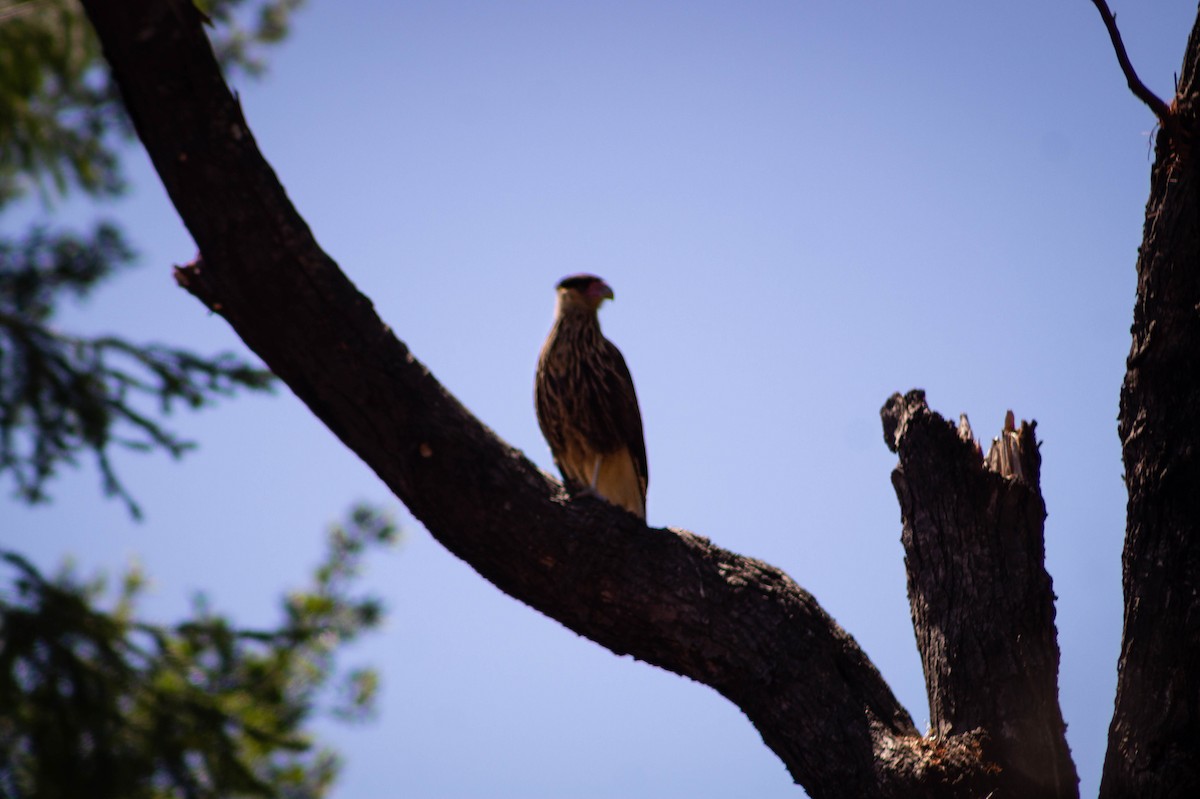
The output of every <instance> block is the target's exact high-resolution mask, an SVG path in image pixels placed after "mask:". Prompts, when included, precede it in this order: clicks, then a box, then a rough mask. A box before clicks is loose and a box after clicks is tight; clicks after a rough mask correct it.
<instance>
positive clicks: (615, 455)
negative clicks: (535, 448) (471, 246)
mask: <svg viewBox="0 0 1200 799" xmlns="http://www.w3.org/2000/svg"><path fill="white" fill-rule="evenodd" d="M612 298H613V292H612V289H611V288H609V287H608V284H607V283H605V282H604V281H603V280H601V279H600V278H598V277H596V276H595V275H572V276H571V277H567V278H563V280H562V282H560V283H559V284H558V304H557V306H556V308H555V314H554V326H553V327H552V328H551V329H550V335H549V336H548V337H547V338H546V343H545V344H544V345H542V352H541V355H540V356H539V357H538V367H537V380H536V383H535V386H534V399H535V401H536V404H537V416H538V425H539V426H540V427H541V428H542V435H544V436H545V437H546V442H547V443H548V444H549V445H550V452H551V454H553V455H554V462H555V463H556V464H557V465H558V469H559V471H560V472H562V476H563V482H564V483H565V484H566V486H567V488H568V490H570V491H571V493H573V494H574V493H587V492H590V493H594V494H596V495H598V496H600V497H603V498H604V499H606V500H608V501H609V502H611V503H613V504H614V505H620V506H621V507H623V508H625V509H626V510H629V511H630V512H632V513H636V514H637V515H638V516H640V517H642V518H643V519H644V518H646V487H647V485H648V484H649V482H650V472H649V469H648V468H647V465H646V443H645V439H644V438H643V435H642V414H641V411H640V410H638V401H637V393H636V392H635V391H634V389H633V378H632V377H630V375H629V367H627V366H626V365H625V359H624V358H623V357H621V352H620V350H618V349H617V348H616V346H614V345H613V343H612V342H610V341H609V340H608V339H606V338H604V336H603V335H602V334H601V333H600V320H599V319H598V318H597V315H596V311H597V310H598V309H599V307H600V304H601V303H602V302H604V300H606V299H612Z"/></svg>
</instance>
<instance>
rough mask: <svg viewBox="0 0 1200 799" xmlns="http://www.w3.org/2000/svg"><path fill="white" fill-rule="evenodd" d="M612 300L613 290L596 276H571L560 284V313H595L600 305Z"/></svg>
mask: <svg viewBox="0 0 1200 799" xmlns="http://www.w3.org/2000/svg"><path fill="white" fill-rule="evenodd" d="M612 298H613V290H612V288H610V287H609V285H608V284H607V283H605V282H604V281H603V280H602V279H601V278H598V277H596V276H595V275H571V276H570V277H564V278H563V279H562V280H560V281H559V282H558V309H559V313H564V312H567V311H575V310H581V311H588V312H591V313H595V312H596V309H597V308H599V307H600V303H602V302H604V301H605V300H611V299H612Z"/></svg>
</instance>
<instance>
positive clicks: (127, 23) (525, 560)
mask: <svg viewBox="0 0 1200 799" xmlns="http://www.w3.org/2000/svg"><path fill="white" fill-rule="evenodd" d="M84 5H85V7H86V9H87V12H88V14H89V16H90V17H91V19H92V21H93V24H94V25H95V27H96V30H97V31H98V33H99V35H100V39H101V41H102V43H103V46H104V52H105V56H106V58H107V59H108V61H109V63H110V64H111V66H112V69H113V72H114V75H115V77H116V80H117V83H118V84H119V86H120V88H121V91H122V94H123V97H124V101H125V103H126V106H127V108H128V109H129V112H130V114H131V116H132V118H133V120H134V123H135V126H136V129H137V132H138V135H139V136H140V137H141V139H142V142H143V143H144V144H145V146H146V149H147V151H148V152H149V154H150V156H151V159H152V160H153V162H154V165H155V167H156V169H157V170H158V173H159V175H160V176H161V178H162V180H163V183H164V185H165V186H166V188H167V191H168V193H169V194H170V196H171V199H172V201H173V202H174V204H175V206H176V208H177V209H178V211H179V213H180V216H181V217H182V218H183V220H184V223H185V224H186V225H187V227H188V229H189V230H190V231H191V233H192V235H193V237H194V239H195V241H196V243H197V245H198V247H199V249H200V252H201V255H202V260H197V261H196V262H195V263H193V264H192V265H190V266H188V267H185V268H183V269H181V270H180V271H179V278H180V282H181V283H182V284H183V285H184V286H185V287H187V288H188V290H190V291H192V292H193V293H194V294H195V295H196V296H197V297H199V298H200V299H202V300H203V301H204V302H205V303H206V304H207V305H208V307H209V308H211V309H213V310H214V311H216V312H217V313H220V314H221V315H222V316H224V317H225V318H226V319H227V320H228V321H229V323H230V324H231V325H232V326H233V328H234V329H235V330H236V331H237V332H238V334H239V335H240V336H241V337H242V339H243V340H244V341H245V342H246V343H247V345H249V346H250V348H251V349H253V350H254V351H255V352H256V353H257V354H258V355H259V356H260V357H261V358H262V359H263V360H264V361H265V362H266V363H267V365H268V366H270V367H271V369H272V370H273V371H274V372H275V373H276V374H278V375H279V377H280V378H281V379H283V380H284V381H285V382H286V383H287V384H288V385H289V386H290V387H291V388H292V390H293V391H294V392H295V393H296V395H297V396H299V397H300V398H301V399H302V400H303V401H304V402H305V403H306V404H307V405H308V407H309V408H310V409H312V411H313V413H314V414H316V415H317V416H318V417H319V418H320V419H321V420H322V421H323V422H324V423H325V424H326V425H328V426H329V427H330V429H332V430H333V431H334V432H335V433H336V434H337V435H338V436H339V437H340V438H341V439H342V441H344V442H345V443H346V445H347V446H349V447H350V448H351V449H352V450H353V451H354V452H355V453H357V454H358V455H359V456H360V457H361V458H362V459H363V460H364V461H365V462H366V463H367V464H368V465H369V466H370V467H371V468H372V469H374V470H375V472H376V473H377V474H379V476H380V477H381V478H382V479H383V480H384V482H385V483H386V484H387V485H388V486H390V487H391V488H392V490H393V491H395V492H396V494H397V496H399V497H400V498H401V499H402V500H403V501H404V503H405V504H406V505H407V506H408V507H409V509H410V510H411V511H412V513H413V515H414V516H416V517H417V518H418V519H420V520H421V521H422V522H423V523H424V524H425V526H426V527H427V528H428V529H429V531H430V533H431V534H432V535H434V536H435V537H436V538H437V539H438V540H439V541H440V542H441V543H442V544H443V545H445V546H446V547H447V548H448V549H449V550H450V551H452V552H453V553H455V554H456V555H458V556H459V557H461V558H463V559H464V560H466V561H467V562H468V563H469V564H470V565H471V566H473V567H474V568H475V569H476V570H478V571H479V573H480V574H482V575H483V576H484V577H486V578H487V579H488V580H490V581H492V582H493V583H495V584H496V585H497V586H498V587H500V588H501V589H502V590H504V591H506V592H507V593H509V594H511V595H512V596H514V597H517V598H518V599H521V600H522V601H524V602H526V603H528V604H530V605H531V606H533V607H535V608H537V609H538V610H540V611H542V612H543V613H546V614H547V615H549V616H551V617H553V618H555V619H557V620H559V621H560V622H562V623H563V624H565V625H566V626H568V627H569V628H571V629H573V630H575V631H577V632H579V633H580V634H582V635H585V636H587V637H589V638H591V639H593V640H595V641H597V642H599V643H600V644H602V645H604V646H606V647H608V648H610V649H611V650H613V651H614V652H616V653H619V654H622V653H628V654H632V655H633V656H635V657H637V658H639V659H642V660H645V661H648V662H650V663H654V664H656V665H658V666H661V667H662V668H665V669H669V670H671V671H674V672H676V673H679V674H682V675H685V676H688V677H691V678H693V679H695V680H698V681H700V682H702V683H705V684H707V685H710V686H712V687H713V688H715V689H716V690H718V691H719V692H721V693H722V694H723V695H724V696H726V697H728V698H729V699H730V700H732V701H733V702H734V703H736V704H737V705H738V706H739V707H740V708H741V709H742V710H744V711H745V713H746V714H747V715H748V716H749V718H750V720H751V721H752V722H753V723H754V724H755V726H756V727H757V728H758V730H759V731H760V732H761V733H762V736H763V739H764V740H765V741H766V743H767V744H768V745H769V746H770V747H771V748H772V749H773V750H774V751H775V752H776V753H777V754H778V755H779V756H780V757H781V758H782V759H783V761H784V762H785V764H786V765H787V767H788V769H789V770H790V772H791V773H792V775H793V776H794V777H795V779H796V780H797V781H798V782H800V783H802V784H803V785H804V786H805V787H806V788H807V789H808V791H809V792H810V794H811V795H812V796H813V797H817V798H818V799H820V798H823V797H855V798H856V799H859V798H861V797H872V796H895V797H898V796H911V795H921V796H966V795H970V794H968V793H964V792H963V788H962V786H964V785H967V784H968V781H967V779H966V778H967V777H969V776H970V775H972V774H974V773H976V772H979V771H980V768H981V763H980V758H979V744H978V736H971V735H968V736H963V737H961V738H959V739H952V740H947V741H932V742H931V741H924V740H922V739H921V738H919V736H918V735H917V732H916V730H915V729H914V727H913V724H912V721H911V720H910V718H909V716H908V714H907V713H906V712H905V711H904V710H903V708H901V707H900V706H899V704H898V703H897V701H896V699H895V697H894V696H893V695H892V693H891V691H890V690H889V689H888V687H887V685H886V684H885V683H884V682H883V680H882V678H881V677H880V675H879V674H878V672H877V671H876V669H875V668H874V666H872V664H871V663H870V662H869V661H868V659H867V657H866V656H865V655H864V654H863V652H862V651H861V650H860V649H859V648H858V646H857V645H856V644H855V642H854V641H853V639H851V638H850V637H849V636H848V635H847V634H846V633H845V632H843V631H842V630H841V628H839V627H838V626H837V624H836V623H835V622H834V621H833V620H832V619H831V618H829V616H828V615H827V614H826V613H825V612H824V611H823V610H822V609H821V608H820V606H819V605H818V604H817V603H816V601H815V600H814V599H813V597H812V596H811V595H809V594H808V593H807V592H805V591H804V590H803V589H801V588H800V587H799V586H797V585H796V584H795V583H794V582H792V581H791V580H790V579H789V578H788V577H787V576H786V575H784V574H783V573H782V572H780V571H779V570H777V569H775V568H772V567H770V566H768V565H766V564H764V563H761V562H759V561H756V560H753V559H750V558H746V557H743V556H740V555H736V554H734V553H731V552H728V551H725V550H723V549H720V548H718V547H716V546H714V545H713V544H711V543H710V542H709V541H707V540H706V539H704V538H701V537H699V536H696V535H693V534H691V533H687V532H683V531H675V530H651V529H647V528H646V527H645V526H644V525H643V524H642V523H641V522H640V521H639V520H638V519H636V518H635V517H633V516H631V515H629V514H626V513H624V512H622V511H620V510H618V509H615V508H613V507H611V506H609V505H607V504H606V503H603V502H601V501H599V500H588V499H580V500H576V501H568V500H567V497H566V496H565V494H564V492H563V491H562V489H561V486H559V485H558V484H557V483H556V482H554V481H553V480H551V479H549V478H548V477H547V476H546V475H545V474H543V473H542V472H540V471H539V470H538V469H537V468H536V467H535V466H534V465H533V464H532V463H530V462H529V461H528V460H527V459H525V458H524V457H523V456H522V455H521V453H520V452H517V451H516V450H514V449H512V448H511V447H509V446H508V445H506V444H505V443H504V442H502V441H500V440H499V439H498V438H497V437H496V436H495V435H494V434H493V433H492V432H491V431H490V430H488V429H487V428H486V427H484V426H483V425H482V424H480V423H479V422H478V421H477V420H476V419H474V418H473V417H472V416H471V415H470V414H469V413H468V412H467V410H466V409H465V408H464V407H463V406H462V405H461V404H459V403H458V402H457V400H455V399H454V398H453V397H452V396H450V395H449V394H448V393H447V392H446V391H445V390H444V389H443V388H442V386H441V385H440V384H439V383H438V382H437V381H436V380H435V379H434V378H433V377H432V376H431V375H430V374H429V372H428V371H427V370H426V369H425V367H424V366H422V365H421V364H420V363H419V362H418V361H417V360H416V359H415V358H414V357H413V356H412V355H411V353H409V351H408V350H407V348H406V347H405V346H404V344H403V343H401V342H400V341H399V340H398V339H396V338H395V336H394V335H393V334H392V333H391V331H390V330H389V329H388V328H387V327H386V326H385V325H384V324H383V323H382V322H381V321H380V319H379V318H378V316H377V315H376V314H375V312H374V310H373V308H372V307H371V304H370V302H369V301H368V300H367V299H366V298H365V297H363V296H362V295H361V294H359V293H358V291H357V290H356V289H355V287H354V286H353V285H352V284H351V283H350V281H349V280H348V279H347V278H346V277H345V275H343V274H342V272H341V271H340V270H339V269H338V268H337V266H336V264H334V263H333V261H332V260H331V259H330V258H329V257H328V256H327V255H326V254H325V253H324V252H322V251H321V249H320V248H319V247H318V246H317V244H316V242H315V240H314V239H313V236H312V234H311V233H310V231H309V230H308V228H307V226H306V225H305V223H304V221H303V220H302V219H301V218H300V216H299V215H298V214H297V212H296V211H295V209H294V208H293V207H292V206H291V204H290V203H289V201H288V199H287V197H286V195H285V193H284V191H283V188H282V187H281V186H280V185H279V182H278V181H277V179H276V178H275V175H274V174H273V173H272V171H271V169H270V167H269V166H268V165H267V163H266V162H265V160H264V159H263V158H262V156H261V154H260V153H259V151H258V149H257V147H256V146H255V143H254V140H253V137H252V136H251V134H250V131H249V128H248V127H247V125H246V123H245V120H244V119H243V117H242V113H241V110H240V108H239V107H238V105H237V103H236V101H235V100H234V98H233V96H232V95H231V94H230V92H229V90H228V88H227V87H226V86H225V84H224V82H223V81H222V79H221V76H220V74H219V72H218V69H217V65H216V63H215V61H214V60H213V57H212V53H211V50H210V48H209V46H208V43H207V41H206V39H205V38H204V35H203V32H202V31H201V28H200V20H199V15H198V13H197V12H196V10H195V9H194V7H193V6H192V5H191V3H189V2H186V0H128V1H127V2H122V3H111V2H104V1H103V0H85V2H84ZM531 413H532V410H531ZM944 786H949V787H944Z"/></svg>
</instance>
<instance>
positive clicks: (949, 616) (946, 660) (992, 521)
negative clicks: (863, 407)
mask: <svg viewBox="0 0 1200 799" xmlns="http://www.w3.org/2000/svg"><path fill="white" fill-rule="evenodd" d="M882 415H883V422H884V438H885V441H886V442H887V444H888V446H889V447H890V448H891V449H892V450H893V451H896V452H898V454H899V455H900V463H899V464H898V465H897V466H896V469H895V470H894V471H893V472H892V483H893V485H894V486H895V489H896V497H897V499H899V501H900V509H901V514H902V516H903V518H904V532H903V535H902V541H903V543H904V552H905V566H906V567H907V570H908V593H909V601H910V603H911V605H912V614H913V625H914V627H915V628H916V633H917V648H918V649H919V650H920V652H921V663H922V666H923V668H924V670H925V683H926V689H927V692H928V694H929V707H930V724H931V727H932V732H933V734H934V735H935V736H948V735H953V734H956V733H964V732H968V731H970V730H976V729H982V730H986V731H988V733H989V735H988V737H987V739H986V740H985V741H984V742H983V755H984V757H985V758H987V759H988V760H990V761H992V762H996V763H1003V764H1004V768H1003V773H1001V774H1000V775H998V777H997V784H998V785H999V786H1000V788H1001V790H1002V791H1003V795H1005V796H1020V797H1027V798H1030V799H1031V798H1032V797H1063V798H1065V797H1077V796H1078V795H1079V786H1078V783H1079V779H1078V777H1077V776H1076V773H1075V766H1074V764H1073V763H1072V762H1071V755H1070V752H1069V750H1068V748H1067V741H1066V725H1065V724H1064V723H1063V718H1062V712H1061V710H1060V709H1059V704H1058V661H1059V653H1058V642H1057V638H1056V633H1055V629H1054V592H1053V591H1052V589H1051V583H1050V575H1049V574H1047V573H1046V569H1045V565H1044V564H1045V549H1044V546H1043V540H1042V523H1043V520H1044V519H1045V517H1046V506H1045V504H1044V503H1043V502H1042V497H1041V491H1040V489H1039V487H1038V482H1039V475H1040V467H1041V459H1040V457H1039V455H1038V445H1037V441H1036V440H1035V438H1034V425H1033V424H1028V423H1022V425H1021V428H1020V430H1019V431H1018V430H1016V429H1014V427H1015V426H1014V424H1013V420H1012V415H1011V413H1010V414H1009V418H1008V419H1007V420H1006V424H1005V429H1004V430H1003V432H1002V433H1001V435H1000V437H999V438H998V439H997V440H996V443H995V444H993V446H992V448H991V451H990V452H989V453H988V456H987V458H986V459H985V458H984V457H983V454H982V453H981V452H980V450H979V445H978V444H977V443H976V442H975V440H974V438H973V437H972V436H971V433H970V426H969V425H968V424H967V422H966V418H965V417H964V418H963V422H962V424H961V426H960V428H959V429H958V430H956V429H955V428H954V426H953V425H951V424H950V423H949V422H947V421H946V420H945V419H943V418H942V417H940V416H938V415H937V414H936V413H933V412H932V411H931V410H930V409H929V406H928V405H926V403H925V394H924V392H922V391H911V392H909V393H908V394H907V395H906V396H903V397H902V396H900V395H899V394H896V395H893V396H892V398H891V399H889V400H888V402H887V404H886V405H885V406H884V407H883V410H882Z"/></svg>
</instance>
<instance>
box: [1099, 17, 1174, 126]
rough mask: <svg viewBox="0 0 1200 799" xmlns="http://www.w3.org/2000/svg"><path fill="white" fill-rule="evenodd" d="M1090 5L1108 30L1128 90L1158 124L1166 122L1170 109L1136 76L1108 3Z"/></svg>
mask: <svg viewBox="0 0 1200 799" xmlns="http://www.w3.org/2000/svg"><path fill="white" fill-rule="evenodd" d="M1092 4H1093V5H1095V6H1096V10H1097V11H1099V12H1100V19H1102V20H1104V27H1105V28H1106V29H1107V30H1108V38H1110V39H1112V45H1113V50H1115V51H1116V53H1117V62H1118V63H1119V64H1120V65H1121V72H1123V73H1124V74H1125V82H1126V83H1128V84H1129V90H1130V91H1132V92H1133V94H1134V96H1136V97H1137V98H1138V99H1139V100H1141V101H1142V102H1143V103H1145V104H1146V105H1148V106H1149V107H1150V110H1151V111H1153V112H1154V116H1156V117H1158V121H1159V122H1166V121H1167V118H1168V117H1169V116H1170V115H1171V108H1170V106H1168V105H1167V104H1166V103H1164V102H1163V101H1162V99H1161V98H1160V97H1159V96H1158V95H1157V94H1155V93H1154V92H1152V91H1150V88H1149V87H1148V86H1146V84H1144V83H1142V80H1141V78H1139V77H1138V76H1137V72H1135V71H1134V69H1133V64H1132V63H1130V61H1129V53H1127V52H1126V51H1125V43H1124V42H1123V41H1121V31H1119V30H1118V29H1117V18H1116V17H1115V16H1113V13H1112V12H1111V11H1109V9H1108V3H1106V2H1105V0H1092Z"/></svg>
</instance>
